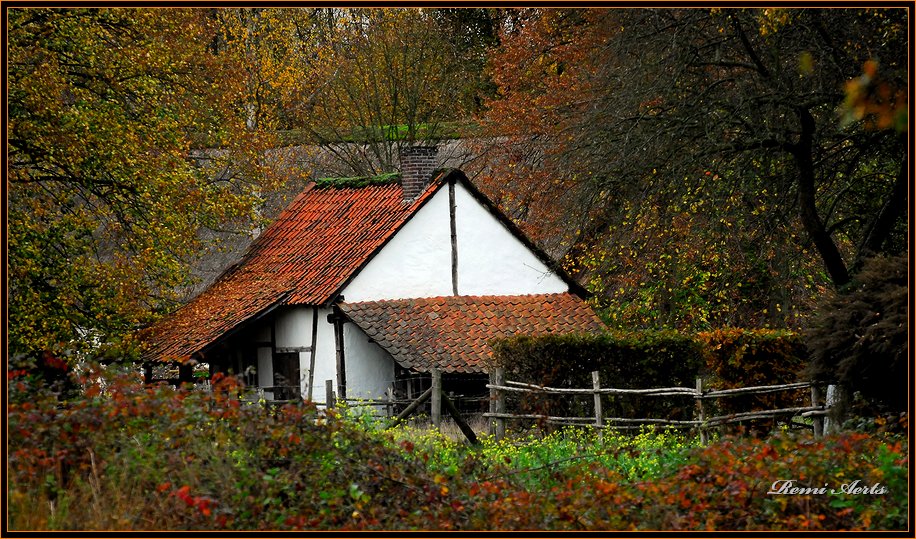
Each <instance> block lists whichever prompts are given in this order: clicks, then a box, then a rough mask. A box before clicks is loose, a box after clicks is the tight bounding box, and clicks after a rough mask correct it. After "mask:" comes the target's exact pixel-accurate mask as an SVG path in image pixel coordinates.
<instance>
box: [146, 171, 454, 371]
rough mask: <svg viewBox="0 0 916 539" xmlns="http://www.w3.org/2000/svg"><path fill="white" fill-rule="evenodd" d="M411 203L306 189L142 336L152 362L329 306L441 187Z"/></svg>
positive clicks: (364, 191) (379, 192)
mask: <svg viewBox="0 0 916 539" xmlns="http://www.w3.org/2000/svg"><path fill="white" fill-rule="evenodd" d="M444 176H445V174H442V175H440V176H439V177H438V178H437V179H436V180H434V181H433V182H431V184H430V186H429V187H428V188H427V189H426V191H424V192H423V193H422V194H421V195H420V196H418V197H417V198H416V199H415V200H414V201H413V202H412V203H409V204H407V203H404V202H403V201H402V191H401V186H400V185H399V184H396V183H392V184H388V185H369V186H365V187H359V188H337V187H323V188H316V187H315V185H314V184H310V185H309V187H307V188H306V189H305V191H303V192H302V193H301V194H299V196H298V197H296V199H295V200H294V201H293V202H292V203H291V204H290V205H289V207H287V208H286V209H285V210H284V211H283V212H282V213H281V214H280V216H279V217H278V218H277V220H276V222H274V223H273V224H272V225H271V226H270V227H268V228H267V230H265V231H264V232H263V233H262V234H261V235H260V236H259V237H258V238H257V239H256V240H255V241H254V242H253V243H252V245H251V246H250V247H249V249H248V251H247V252H246V253H245V255H244V257H243V258H242V260H241V261H239V263H238V264H236V265H235V266H233V267H232V268H230V269H229V270H227V271H226V272H225V273H224V274H223V275H222V276H220V278H219V279H217V281H216V282H215V283H214V284H213V285H212V286H210V287H209V288H208V289H207V290H205V291H204V292H203V293H201V294H200V295H198V296H197V297H196V298H194V299H193V300H191V301H190V302H189V303H188V304H186V305H184V306H183V307H181V308H180V309H179V310H177V311H176V312H175V313H174V314H173V315H172V316H170V317H168V318H166V319H164V320H162V321H161V322H159V323H158V324H156V325H155V326H153V327H152V328H149V329H148V330H147V331H146V332H145V337H146V342H147V343H148V344H149V345H150V349H149V351H148V352H147V354H146V356H147V357H148V358H156V359H175V358H186V357H190V356H192V355H193V354H195V353H197V352H199V351H201V350H202V349H204V348H205V347H206V346H208V345H209V344H211V343H213V342H214V341H215V340H216V339H218V338H219V337H220V336H221V335H223V334H224V333H226V332H228V331H230V330H232V329H233V328H235V327H237V326H238V325H239V324H241V323H243V322H245V321H246V320H249V319H250V318H252V317H254V316H256V315H258V314H259V313H261V314H263V313H264V312H265V311H266V310H268V309H270V308H272V307H273V306H276V305H278V304H290V305H295V304H308V305H321V304H325V303H327V302H329V301H330V300H332V299H333V298H334V296H335V294H336V293H337V292H338V291H339V290H340V289H341V287H342V286H343V285H344V284H346V282H347V281H348V280H349V279H350V277H352V276H353V274H354V273H356V272H357V271H358V270H359V269H360V268H361V267H362V266H363V265H364V264H365V263H366V262H367V261H368V260H369V259H370V258H371V257H372V255H373V254H374V253H375V252H376V251H377V250H378V249H379V248H380V247H381V246H382V245H384V244H385V242H386V241H388V239H390V238H391V237H392V236H393V235H394V233H395V232H397V231H398V230H399V229H400V228H401V226H402V225H403V224H404V223H405V222H406V221H407V220H408V219H409V218H410V216H411V215H413V214H414V213H415V212H416V211H417V210H418V209H419V208H420V207H421V206H422V205H423V204H424V203H425V202H426V201H427V200H428V199H429V198H430V197H431V196H432V195H433V194H434V193H435V192H436V191H437V190H438V189H439V187H441V186H442V185H443V181H442V180H443V178H444Z"/></svg>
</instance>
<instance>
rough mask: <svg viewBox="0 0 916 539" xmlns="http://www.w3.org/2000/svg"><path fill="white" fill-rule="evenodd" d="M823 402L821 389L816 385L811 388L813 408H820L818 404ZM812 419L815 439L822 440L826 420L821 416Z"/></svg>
mask: <svg viewBox="0 0 916 539" xmlns="http://www.w3.org/2000/svg"><path fill="white" fill-rule="evenodd" d="M820 400H821V388H819V387H817V386H816V385H812V386H811V406H820V404H818V403H819V402H820ZM811 419H812V423H813V424H812V426H813V427H814V437H815V438H820V437H822V436H823V435H824V418H823V417H821V416H817V415H816V416H814V417H812V418H811Z"/></svg>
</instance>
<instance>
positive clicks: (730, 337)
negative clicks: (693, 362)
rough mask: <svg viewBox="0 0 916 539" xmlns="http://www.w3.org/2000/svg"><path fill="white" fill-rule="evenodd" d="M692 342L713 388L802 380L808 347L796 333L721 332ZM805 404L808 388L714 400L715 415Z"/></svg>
mask: <svg viewBox="0 0 916 539" xmlns="http://www.w3.org/2000/svg"><path fill="white" fill-rule="evenodd" d="M697 339H698V340H699V341H700V342H701V343H702V344H703V348H704V352H705V355H706V373H707V375H708V378H709V380H710V383H711V384H712V385H713V387H715V388H717V389H730V388H737V387H747V386H763V385H773V384H786V383H790V382H795V381H798V380H802V379H804V378H803V371H804V370H805V367H806V365H807V357H808V349H807V347H806V346H805V343H804V341H802V338H801V336H800V335H798V334H796V333H792V332H790V331H784V330H750V329H737V328H725V329H719V330H716V331H708V332H702V333H698V334H697ZM808 404H810V390H807V389H806V390H798V391H784V392H778V393H768V394H764V395H742V396H737V397H729V398H724V399H717V400H716V406H717V410H718V412H719V413H738V412H746V411H750V410H760V409H774V408H777V407H778V408H788V407H796V406H807V405H808ZM763 423H764V424H765V425H766V424H769V423H766V422H763Z"/></svg>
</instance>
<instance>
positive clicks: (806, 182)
mask: <svg viewBox="0 0 916 539" xmlns="http://www.w3.org/2000/svg"><path fill="white" fill-rule="evenodd" d="M797 113H798V116H799V120H801V128H802V131H801V135H800V136H799V139H798V144H795V145H792V146H790V148H789V151H790V152H791V153H792V156H793V157H794V158H795V164H796V165H797V166H798V204H799V217H800V218H801V222H802V226H804V227H805V231H806V232H807V233H808V235H809V236H810V237H811V241H813V242H814V246H815V248H817V251H818V253H819V254H820V255H821V258H822V259H823V261H824V266H825V267H826V269H827V273H828V274H830V279H831V280H832V281H833V284H834V286H835V287H840V286H843V285H844V284H846V283H848V282H849V270H848V269H847V268H846V263H845V262H843V256H842V255H841V254H840V250H839V249H838V248H837V246H836V243H834V241H833V238H831V237H830V234H828V233H827V229H826V228H825V227H824V222H823V221H821V218H820V216H819V215H818V214H817V205H816V198H815V187H814V185H815V182H814V159H813V156H812V152H813V139H814V131H815V129H816V124H815V122H814V117H812V116H811V112H810V111H809V110H808V109H805V108H799V109H797Z"/></svg>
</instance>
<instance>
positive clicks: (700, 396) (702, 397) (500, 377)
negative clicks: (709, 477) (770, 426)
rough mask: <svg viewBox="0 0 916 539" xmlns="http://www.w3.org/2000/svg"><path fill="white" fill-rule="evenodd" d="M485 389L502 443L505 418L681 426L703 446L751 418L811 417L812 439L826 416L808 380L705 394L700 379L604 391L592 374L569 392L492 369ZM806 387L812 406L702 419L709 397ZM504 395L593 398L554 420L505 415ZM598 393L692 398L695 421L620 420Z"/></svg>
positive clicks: (618, 426)
mask: <svg viewBox="0 0 916 539" xmlns="http://www.w3.org/2000/svg"><path fill="white" fill-rule="evenodd" d="M487 387H488V388H489V389H490V411H489V413H485V414H484V417H486V418H489V419H491V420H492V421H490V433H491V434H493V435H495V436H496V438H497V439H501V438H503V437H504V436H505V434H506V420H508V419H529V420H539V421H545V422H547V423H554V424H562V425H591V426H594V427H596V428H599V429H605V428H614V429H626V428H639V425H660V426H671V427H681V428H685V427H686V428H697V429H698V430H699V432H700V440H701V442H702V443H704V444H705V443H706V442H707V441H708V439H709V429H710V428H711V427H716V426H720V425H725V424H728V423H738V422H741V421H748V420H752V419H764V418H775V417H778V416H796V415H800V416H801V417H804V418H809V417H810V418H811V419H812V429H813V431H814V435H815V436H822V435H823V433H824V420H823V418H824V416H825V415H827V413H828V409H827V407H826V406H822V405H820V404H819V402H820V388H819V387H817V386H816V385H814V384H812V383H811V382H795V383H791V384H778V385H768V386H753V387H742V388H735V389H722V390H709V389H707V388H705V387H704V386H703V380H702V378H697V384H696V387H695V388H692V387H660V388H652V389H619V388H603V387H601V380H600V377H599V374H598V372H597V371H595V372H592V387H591V388H584V389H571V388H554V387H544V386H538V385H534V384H526V383H522V382H513V381H508V380H506V379H505V372H504V371H503V369H496V370H495V372H493V373H492V374H491V375H490V383H489V384H487ZM805 388H810V390H811V405H810V406H799V407H792V408H778V409H774V410H756V411H752V412H744V413H733V414H727V415H720V416H714V417H707V416H706V410H705V407H704V402H705V401H708V400H710V399H718V398H722V397H733V396H736V395H760V394H765V393H774V392H778V391H791V390H798V389H805ZM507 393H534V394H540V395H560V396H564V395H565V396H573V395H592V396H593V397H594V406H593V409H594V414H593V415H592V416H590V417H557V416H550V415H544V414H511V413H508V412H507V411H506V394H507ZM602 395H631V396H633V395H641V396H646V397H664V396H672V395H682V396H685V397H692V398H693V399H695V401H696V408H697V414H696V416H697V418H696V419H693V420H670V419H660V418H624V417H604V414H603V413H602V410H601V396H602Z"/></svg>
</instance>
